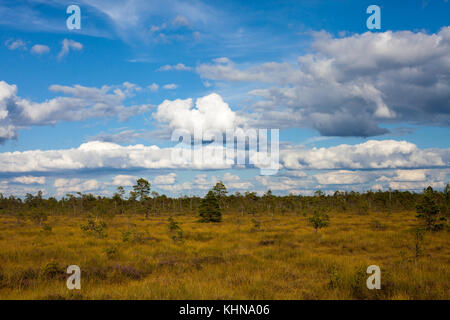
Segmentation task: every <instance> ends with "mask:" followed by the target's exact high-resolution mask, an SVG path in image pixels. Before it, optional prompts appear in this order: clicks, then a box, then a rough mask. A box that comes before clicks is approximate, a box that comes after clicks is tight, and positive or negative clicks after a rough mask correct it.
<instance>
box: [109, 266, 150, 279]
mask: <svg viewBox="0 0 450 320" xmlns="http://www.w3.org/2000/svg"><path fill="white" fill-rule="evenodd" d="M143 276H144V273H143V272H141V271H140V270H138V269H136V268H134V267H132V266H123V265H120V264H118V265H115V266H114V267H113V268H112V271H111V272H110V273H109V274H108V278H111V279H113V280H122V279H131V280H139V279H141V278H142V277H143Z"/></svg>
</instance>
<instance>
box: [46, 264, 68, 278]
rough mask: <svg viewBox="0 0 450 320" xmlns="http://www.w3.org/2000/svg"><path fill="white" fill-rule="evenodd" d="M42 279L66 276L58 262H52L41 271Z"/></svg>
mask: <svg viewBox="0 0 450 320" xmlns="http://www.w3.org/2000/svg"><path fill="white" fill-rule="evenodd" d="M40 275H41V277H42V278H44V279H54V278H57V277H61V276H62V275H64V272H63V270H62V268H61V267H60V265H59V264H58V262H56V261H51V262H49V263H47V264H46V265H45V266H44V267H43V268H42V269H41V274H40Z"/></svg>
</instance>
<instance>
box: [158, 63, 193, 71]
mask: <svg viewBox="0 0 450 320" xmlns="http://www.w3.org/2000/svg"><path fill="white" fill-rule="evenodd" d="M190 70H192V68H191V67H187V66H185V65H184V64H183V63H178V64H175V65H170V64H166V65H164V66H162V67H160V68H159V69H158V70H156V71H190Z"/></svg>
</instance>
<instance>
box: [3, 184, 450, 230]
mask: <svg viewBox="0 0 450 320" xmlns="http://www.w3.org/2000/svg"><path fill="white" fill-rule="evenodd" d="M211 191H212V192H213V193H214V194H215V196H216V197H217V199H218V202H219V204H220V208H221V210H222V211H223V213H235V214H269V215H284V214H299V215H306V214H310V213H311V212H313V211H314V210H321V211H328V212H346V213H354V214H368V213H369V212H388V213H389V212H393V211H399V210H408V211H409V210H411V211H412V210H414V211H415V210H416V207H417V205H418V204H419V203H421V202H422V201H423V199H424V196H425V193H427V194H431V195H432V197H433V198H434V199H433V202H435V203H436V205H437V207H438V208H439V211H440V212H441V213H442V214H444V215H448V214H449V209H450V185H449V184H447V186H446V187H445V189H444V190H442V191H435V190H433V189H431V187H428V188H427V189H425V190H424V191H428V192H425V193H414V192H409V191H398V190H388V191H381V190H379V191H376V192H373V191H367V192H364V193H359V192H354V191H350V192H342V191H336V192H335V193H334V194H332V195H331V194H329V195H326V194H325V193H323V192H322V191H320V190H317V191H316V192H315V193H314V195H313V196H302V195H292V194H290V195H286V196H276V195H273V194H272V192H271V191H270V190H268V191H267V192H266V193H265V194H264V195H262V196H258V195H257V194H256V193H255V192H249V191H248V192H245V193H244V194H242V193H240V192H236V193H233V194H229V193H228V191H227V188H226V186H225V185H224V184H223V183H222V182H218V183H217V184H216V185H215V186H214V187H213V188H212V189H211ZM201 200H202V198H200V197H197V196H192V197H188V196H184V197H179V198H171V197H167V196H166V195H164V194H163V195H160V194H158V193H157V192H155V191H153V192H151V191H150V183H149V182H148V181H147V180H145V179H142V178H141V179H139V180H137V182H136V185H135V186H133V188H132V191H131V192H129V194H127V195H126V192H125V189H124V188H123V187H118V188H117V192H116V193H115V194H114V195H113V196H112V197H101V196H94V195H92V194H82V193H79V192H78V193H75V194H67V195H65V196H64V197H62V198H61V199H60V200H58V199H56V198H54V197H50V198H44V197H43V194H42V192H38V193H37V194H36V195H32V194H27V195H26V196H25V197H24V199H21V198H18V197H14V196H10V197H4V196H3V195H2V194H1V193H0V214H3V215H11V216H15V217H17V219H18V221H20V220H22V219H24V218H31V219H34V220H38V222H39V221H41V220H45V216H47V215H74V216H78V215H90V216H95V217H98V218H108V217H112V216H114V215H120V214H134V215H138V214H139V215H144V216H145V217H149V216H152V215H162V214H197V213H198V207H199V205H200V203H201Z"/></svg>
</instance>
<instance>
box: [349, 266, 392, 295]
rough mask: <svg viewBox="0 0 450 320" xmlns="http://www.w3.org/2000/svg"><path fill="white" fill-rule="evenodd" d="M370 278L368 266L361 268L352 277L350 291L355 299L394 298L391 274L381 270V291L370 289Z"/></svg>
mask: <svg viewBox="0 0 450 320" xmlns="http://www.w3.org/2000/svg"><path fill="white" fill-rule="evenodd" d="M369 277H370V274H368V273H367V267H366V266H359V267H358V268H357V269H356V271H355V273H354V274H353V275H352V276H351V277H350V282H349V284H350V291H351V295H352V297H353V298H354V299H358V300H368V299H389V298H390V297H391V296H392V294H393V291H394V284H393V282H392V277H391V275H390V273H389V272H387V271H386V270H381V289H372V290H370V289H368V288H367V279H368V278H369Z"/></svg>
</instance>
